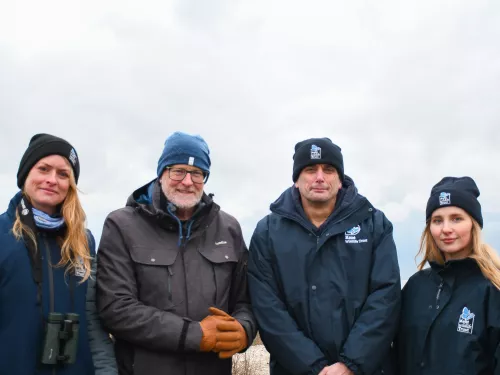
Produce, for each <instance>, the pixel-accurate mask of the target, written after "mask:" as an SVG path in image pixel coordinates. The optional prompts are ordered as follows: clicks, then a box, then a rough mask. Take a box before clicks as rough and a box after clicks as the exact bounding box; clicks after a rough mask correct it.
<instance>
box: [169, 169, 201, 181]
mask: <svg viewBox="0 0 500 375" xmlns="http://www.w3.org/2000/svg"><path fill="white" fill-rule="evenodd" d="M166 169H168V177H169V178H170V179H171V180H174V181H182V180H184V178H186V175H187V174H188V173H189V174H190V175H191V180H192V181H193V182H194V183H196V184H201V183H203V182H205V181H206V180H207V177H208V175H207V174H206V173H205V172H202V171H198V170H194V171H188V170H186V169H184V168H170V167H167V168H166Z"/></svg>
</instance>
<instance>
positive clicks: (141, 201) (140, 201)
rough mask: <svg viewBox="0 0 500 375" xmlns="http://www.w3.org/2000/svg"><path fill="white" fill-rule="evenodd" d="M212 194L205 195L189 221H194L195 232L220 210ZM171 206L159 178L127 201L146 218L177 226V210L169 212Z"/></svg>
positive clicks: (134, 193)
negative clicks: (205, 220) (204, 220)
mask: <svg viewBox="0 0 500 375" xmlns="http://www.w3.org/2000/svg"><path fill="white" fill-rule="evenodd" d="M212 196H213V195H212V194H210V195H207V194H205V193H203V196H202V198H201V201H200V204H199V205H198V207H197V209H196V211H195V214H194V215H193V217H192V218H191V219H190V220H189V221H194V224H193V230H194V229H196V228H197V227H198V226H199V223H200V222H201V221H203V219H205V218H207V217H208V218H212V217H213V216H215V214H216V213H217V212H218V211H219V210H220V207H219V205H217V204H216V203H215V202H214V201H213V199H212ZM168 204H169V202H168V200H167V199H166V197H165V195H164V194H163V192H162V190H161V185H160V182H159V181H158V179H157V178H155V179H154V180H152V181H150V182H148V183H147V184H146V185H144V186H141V187H140V188H139V189H137V190H135V191H134V192H133V193H132V194H131V195H130V196H129V198H128V199H127V204H126V205H127V206H129V207H133V208H135V209H136V210H138V211H139V212H141V213H143V214H144V215H146V216H150V217H154V218H156V219H158V220H160V221H161V222H162V223H163V224H164V226H165V225H167V226H171V225H172V224H175V225H177V224H178V219H177V218H175V217H174V215H175V210H170V211H172V213H169V212H168V209H167V205H168Z"/></svg>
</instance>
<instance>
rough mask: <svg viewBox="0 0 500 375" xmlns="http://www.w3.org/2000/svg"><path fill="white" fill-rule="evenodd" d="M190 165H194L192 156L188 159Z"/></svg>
mask: <svg viewBox="0 0 500 375" xmlns="http://www.w3.org/2000/svg"><path fill="white" fill-rule="evenodd" d="M188 164H189V165H194V157H192V156H190V157H189V160H188Z"/></svg>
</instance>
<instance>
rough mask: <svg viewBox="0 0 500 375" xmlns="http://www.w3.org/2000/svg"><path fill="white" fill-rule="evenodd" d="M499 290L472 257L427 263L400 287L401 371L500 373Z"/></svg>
mask: <svg viewBox="0 0 500 375" xmlns="http://www.w3.org/2000/svg"><path fill="white" fill-rule="evenodd" d="M499 344H500V291H499V290H498V289H497V288H496V287H495V286H494V285H493V284H492V283H491V282H490V281H489V280H488V279H486V278H485V277H484V276H483V274H482V273H481V270H480V269H479V266H478V265H477V263H476V261H475V260H473V259H470V258H466V259H462V260H456V261H450V262H447V263H446V264H445V265H444V266H441V265H438V264H431V268H427V269H425V270H422V271H420V272H417V273H416V274H415V275H413V276H412V277H411V278H410V279H409V280H408V282H407V283H406V285H405V287H404V288H403V298H402V312H401V323H400V329H399V332H398V336H397V340H396V348H397V351H398V359H399V361H398V362H399V369H400V374H402V375H403V374H404V375H417V374H419V375H458V374H463V375H493V374H494V375H499V374H500V363H499V360H500V347H499Z"/></svg>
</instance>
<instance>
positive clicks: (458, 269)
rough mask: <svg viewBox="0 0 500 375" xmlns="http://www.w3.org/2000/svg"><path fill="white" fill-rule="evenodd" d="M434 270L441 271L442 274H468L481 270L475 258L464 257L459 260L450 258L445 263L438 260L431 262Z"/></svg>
mask: <svg viewBox="0 0 500 375" xmlns="http://www.w3.org/2000/svg"><path fill="white" fill-rule="evenodd" d="M429 264H430V266H431V268H432V270H434V271H435V272H437V273H439V274H440V275H448V274H454V275H466V274H470V273H476V272H481V269H480V268H479V265H478V264H477V261H476V260H475V259H473V258H464V259H457V260H449V261H447V262H445V263H444V264H440V263H437V262H434V261H432V262H429Z"/></svg>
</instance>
